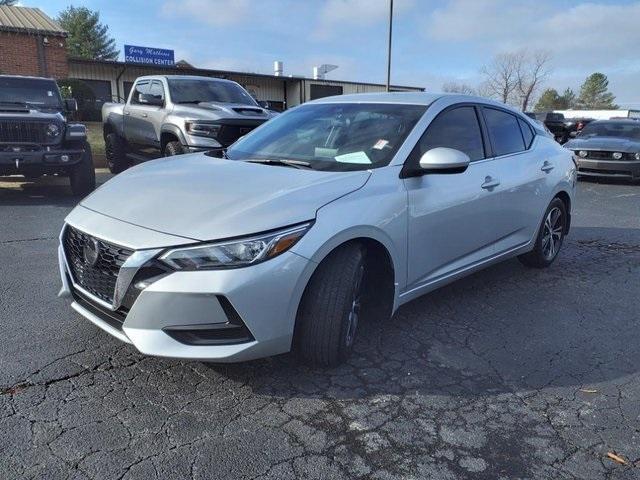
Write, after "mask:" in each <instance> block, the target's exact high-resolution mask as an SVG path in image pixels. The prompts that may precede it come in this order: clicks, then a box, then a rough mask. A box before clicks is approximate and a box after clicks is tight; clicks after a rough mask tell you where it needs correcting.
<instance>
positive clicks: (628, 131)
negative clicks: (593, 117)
mask: <svg viewBox="0 0 640 480" xmlns="http://www.w3.org/2000/svg"><path fill="white" fill-rule="evenodd" d="M580 137H582V138H584V137H616V138H628V139H629V140H640V122H638V123H637V125H636V124H634V123H627V122H591V123H590V124H589V125H587V126H586V127H584V128H583V129H582V133H581V134H580Z"/></svg>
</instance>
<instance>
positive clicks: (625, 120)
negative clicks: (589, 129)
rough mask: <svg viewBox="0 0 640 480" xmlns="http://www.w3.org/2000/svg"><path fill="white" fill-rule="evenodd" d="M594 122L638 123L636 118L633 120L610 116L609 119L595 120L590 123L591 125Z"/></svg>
mask: <svg viewBox="0 0 640 480" xmlns="http://www.w3.org/2000/svg"><path fill="white" fill-rule="evenodd" d="M594 123H617V124H620V125H636V126H637V125H638V123H640V122H638V120H633V119H631V118H629V119H627V118H611V119H609V120H604V119H603V120H595V121H593V122H591V123H590V125H593V124H594Z"/></svg>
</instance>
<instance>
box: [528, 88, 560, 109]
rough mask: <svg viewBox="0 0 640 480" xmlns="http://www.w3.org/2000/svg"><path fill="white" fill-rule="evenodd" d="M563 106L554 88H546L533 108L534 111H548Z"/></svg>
mask: <svg viewBox="0 0 640 480" xmlns="http://www.w3.org/2000/svg"><path fill="white" fill-rule="evenodd" d="M562 108H564V103H563V98H562V97H561V96H560V94H558V91H557V90H556V89H555V88H547V89H546V90H545V91H544V92H542V95H540V98H539V99H538V103H536V106H535V107H534V108H533V110H534V111H536V112H550V111H552V110H559V109H562Z"/></svg>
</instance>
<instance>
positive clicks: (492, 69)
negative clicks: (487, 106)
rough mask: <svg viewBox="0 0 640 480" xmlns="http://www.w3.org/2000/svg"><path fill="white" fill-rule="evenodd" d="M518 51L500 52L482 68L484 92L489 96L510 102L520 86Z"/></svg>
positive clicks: (482, 87) (482, 88)
mask: <svg viewBox="0 0 640 480" xmlns="http://www.w3.org/2000/svg"><path fill="white" fill-rule="evenodd" d="M518 61H519V55H518V54H517V53H499V54H498V55H496V56H495V57H493V59H492V60H491V62H490V63H489V64H487V65H485V66H483V67H482V68H481V69H480V73H481V74H482V76H483V77H484V82H483V84H482V86H481V90H482V92H483V93H484V94H485V95H486V96H489V97H492V98H496V99H498V100H501V101H502V102H503V103H508V102H509V101H510V100H513V96H514V94H515V92H516V89H517V88H518V74H517V72H518Z"/></svg>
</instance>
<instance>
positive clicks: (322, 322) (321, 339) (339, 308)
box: [295, 244, 365, 367]
mask: <svg viewBox="0 0 640 480" xmlns="http://www.w3.org/2000/svg"><path fill="white" fill-rule="evenodd" d="M364 274H365V255H364V250H363V248H362V246H361V245H358V244H349V245H345V246H343V247H341V248H339V249H337V250H335V251H334V252H332V253H330V254H329V256H328V257H327V258H325V259H324V260H323V261H322V262H321V263H320V265H319V266H318V268H317V269H316V271H315V272H314V274H313V275H312V277H311V280H310V281H309V284H308V285H307V288H306V290H305V292H304V295H303V296H302V300H301V302H300V307H299V309H298V318H297V320H296V334H295V335H296V338H295V340H296V349H297V350H298V354H299V355H300V356H301V357H302V359H303V360H304V361H305V362H306V363H309V364H311V365H317V366H324V367H326V366H334V365H337V364H339V363H341V362H343V361H345V360H346V359H347V357H348V356H349V355H350V354H351V351H352V350H353V344H354V341H355V338H356V333H357V327H358V321H359V319H360V316H361V311H362V309H363V305H362V300H363V297H364V295H363V293H364V292H363V288H362V286H363V283H364V282H363V278H364Z"/></svg>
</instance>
